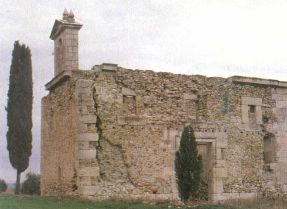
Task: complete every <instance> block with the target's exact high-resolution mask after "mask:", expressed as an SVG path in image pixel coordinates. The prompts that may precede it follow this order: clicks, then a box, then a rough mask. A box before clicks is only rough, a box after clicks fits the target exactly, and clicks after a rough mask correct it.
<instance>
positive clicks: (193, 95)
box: [183, 94, 197, 100]
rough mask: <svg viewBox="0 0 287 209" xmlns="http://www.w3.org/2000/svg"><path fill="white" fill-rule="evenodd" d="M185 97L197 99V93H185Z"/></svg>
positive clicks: (186, 98)
mask: <svg viewBox="0 0 287 209" xmlns="http://www.w3.org/2000/svg"><path fill="white" fill-rule="evenodd" d="M183 99H185V100H197V95H196V94H183Z"/></svg>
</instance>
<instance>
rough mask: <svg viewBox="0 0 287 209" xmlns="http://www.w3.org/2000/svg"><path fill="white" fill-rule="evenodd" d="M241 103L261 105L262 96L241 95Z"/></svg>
mask: <svg viewBox="0 0 287 209" xmlns="http://www.w3.org/2000/svg"><path fill="white" fill-rule="evenodd" d="M241 104H242V105H256V106H257V105H258V106H262V98H256V97H241Z"/></svg>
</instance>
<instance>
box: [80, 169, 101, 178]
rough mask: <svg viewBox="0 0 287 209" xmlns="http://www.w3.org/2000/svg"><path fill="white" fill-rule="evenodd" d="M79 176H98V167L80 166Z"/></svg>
mask: <svg viewBox="0 0 287 209" xmlns="http://www.w3.org/2000/svg"><path fill="white" fill-rule="evenodd" d="M79 176H99V168H98V167H86V168H80V169H79Z"/></svg>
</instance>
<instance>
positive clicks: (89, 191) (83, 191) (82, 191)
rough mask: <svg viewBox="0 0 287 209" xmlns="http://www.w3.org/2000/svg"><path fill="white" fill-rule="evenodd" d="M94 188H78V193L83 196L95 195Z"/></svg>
mask: <svg viewBox="0 0 287 209" xmlns="http://www.w3.org/2000/svg"><path fill="white" fill-rule="evenodd" d="M96 191H97V190H96V186H80V187H79V193H80V195H83V196H90V195H94V194H95V193H96Z"/></svg>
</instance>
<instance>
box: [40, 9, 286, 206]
mask: <svg viewBox="0 0 287 209" xmlns="http://www.w3.org/2000/svg"><path fill="white" fill-rule="evenodd" d="M81 27H82V25H81V24H80V23H77V22H75V19H74V15H73V14H72V12H70V13H68V12H67V11H65V12H64V15H63V19H61V20H56V21H55V24H54V27H53V30H52V32H51V36H50V38H51V39H52V40H54V45H55V77H54V78H53V79H52V80H51V81H50V82H49V83H47V84H46V89H47V90H49V94H48V95H47V96H45V97H44V98H43V99H42V145H41V146H42V153H41V193H42V195H47V196H48V195H52V196H55V195H57V196H58V195H61V196H70V195H71V196H72V195H79V196H82V197H90V198H94V199H103V198H109V197H116V198H129V199H132V198H141V199H154V200H160V199H168V200H175V199H178V192H177V185H176V180H175V171H174V158H175V152H176V150H177V149H178V146H179V141H180V137H181V132H182V130H183V128H184V126H186V125H188V124H191V125H192V127H193V129H194V131H195V136H196V140H197V142H198V149H199V152H200V154H201V155H202V157H203V167H204V171H203V174H202V176H203V179H204V180H205V182H206V183H207V184H208V198H209V200H210V201H219V200H226V199H231V198H252V197H256V196H259V195H266V194H281V195H284V194H285V193H287V169H286V168H287V132H286V130H287V129H286V128H287V82H282V81H277V80H268V79H260V78H248V77H239V76H233V77H230V78H227V79H226V78H218V77H205V76H201V75H179V74H173V73H165V72H153V71H150V70H131V69H125V68H122V67H120V66H118V65H116V64H105V63H104V64H101V65H95V66H94V67H93V68H92V69H90V70H79V67H78V63H79V59H78V46H79V45H78V31H79V30H80V28H81Z"/></svg>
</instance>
